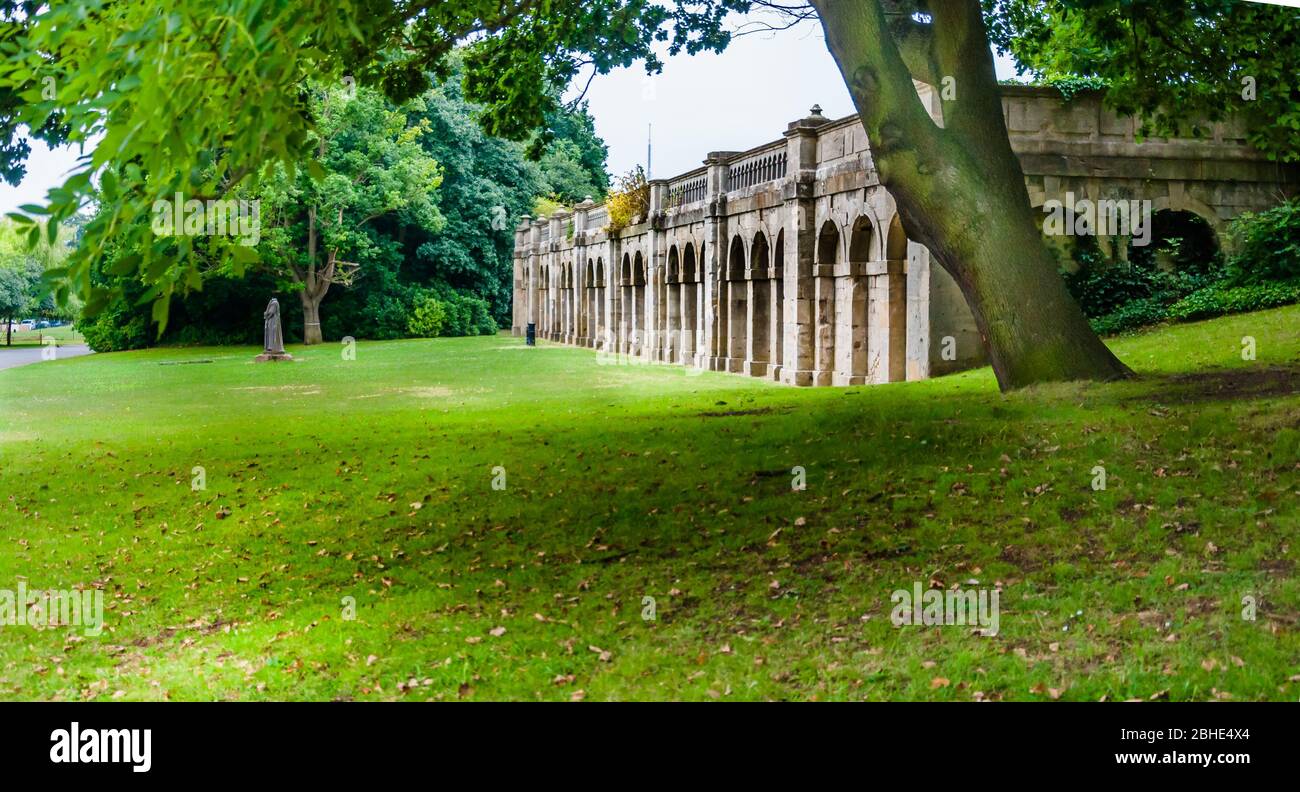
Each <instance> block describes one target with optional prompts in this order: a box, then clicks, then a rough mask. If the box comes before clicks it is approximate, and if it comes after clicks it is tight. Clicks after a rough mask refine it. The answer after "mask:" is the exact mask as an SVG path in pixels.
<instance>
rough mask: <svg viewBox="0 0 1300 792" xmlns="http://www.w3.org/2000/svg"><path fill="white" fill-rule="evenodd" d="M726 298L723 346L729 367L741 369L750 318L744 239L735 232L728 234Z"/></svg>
mask: <svg viewBox="0 0 1300 792" xmlns="http://www.w3.org/2000/svg"><path fill="white" fill-rule="evenodd" d="M723 286H724V288H725V289H726V292H725V295H724V296H725V298H726V302H725V303H723V305H724V308H723V315H724V317H725V318H726V321H727V327H726V334H725V338H726V339H727V344H726V348H725V352H726V354H725V355H724V356H725V357H726V358H727V370H728V371H741V370H742V369H743V368H744V365H745V354H746V351H747V349H746V347H747V344H748V341H747V338H746V337H747V335H748V334H747V333H746V329H747V325H748V322H749V306H748V294H746V288H747V284H746V282H745V241H744V240H743V239H741V237H740V235H739V234H737V235H735V236H733V237H732V238H731V247H730V251H729V253H728V254H727V278H726V281H725V283H724V284H723Z"/></svg>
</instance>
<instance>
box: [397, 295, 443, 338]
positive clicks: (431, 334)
mask: <svg viewBox="0 0 1300 792" xmlns="http://www.w3.org/2000/svg"><path fill="white" fill-rule="evenodd" d="M446 324H447V306H446V304H445V303H443V302H442V301H441V300H439V299H438V298H437V297H434V296H433V295H432V294H427V293H426V294H421V295H420V296H419V297H417V298H416V300H415V310H413V311H412V312H411V318H410V319H408V320H407V322H406V331H407V332H408V333H410V334H411V335H413V336H417V337H420V338H436V337H438V336H440V335H442V334H443V329H444V328H445V327H446Z"/></svg>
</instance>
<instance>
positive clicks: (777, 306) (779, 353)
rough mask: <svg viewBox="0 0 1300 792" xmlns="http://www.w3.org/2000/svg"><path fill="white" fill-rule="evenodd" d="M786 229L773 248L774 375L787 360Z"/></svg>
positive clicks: (779, 233) (777, 238)
mask: <svg viewBox="0 0 1300 792" xmlns="http://www.w3.org/2000/svg"><path fill="white" fill-rule="evenodd" d="M785 322H786V310H785V229H784V228H782V229H780V230H778V231H777V233H776V244H775V245H773V246H772V353H771V360H772V366H773V371H772V374H773V375H779V374H780V369H781V366H782V364H783V361H784V360H785Z"/></svg>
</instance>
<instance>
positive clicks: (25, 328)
mask: <svg viewBox="0 0 1300 792" xmlns="http://www.w3.org/2000/svg"><path fill="white" fill-rule="evenodd" d="M18 329H19V330H20V331H22V332H24V333H30V332H31V331H33V330H35V329H36V320H34V319H24V320H22V321H21V322H19V323H18Z"/></svg>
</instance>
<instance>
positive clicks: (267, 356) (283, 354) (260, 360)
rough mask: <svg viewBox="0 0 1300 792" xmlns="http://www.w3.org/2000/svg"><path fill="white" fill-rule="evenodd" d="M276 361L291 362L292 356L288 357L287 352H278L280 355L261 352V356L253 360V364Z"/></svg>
mask: <svg viewBox="0 0 1300 792" xmlns="http://www.w3.org/2000/svg"><path fill="white" fill-rule="evenodd" d="M277 360H293V355H290V354H289V353H288V352H280V353H270V352H263V353H262V354H260V355H258V356H257V357H255V358H253V362H254V363H266V362H268V361H269V362H275V361H277Z"/></svg>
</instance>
